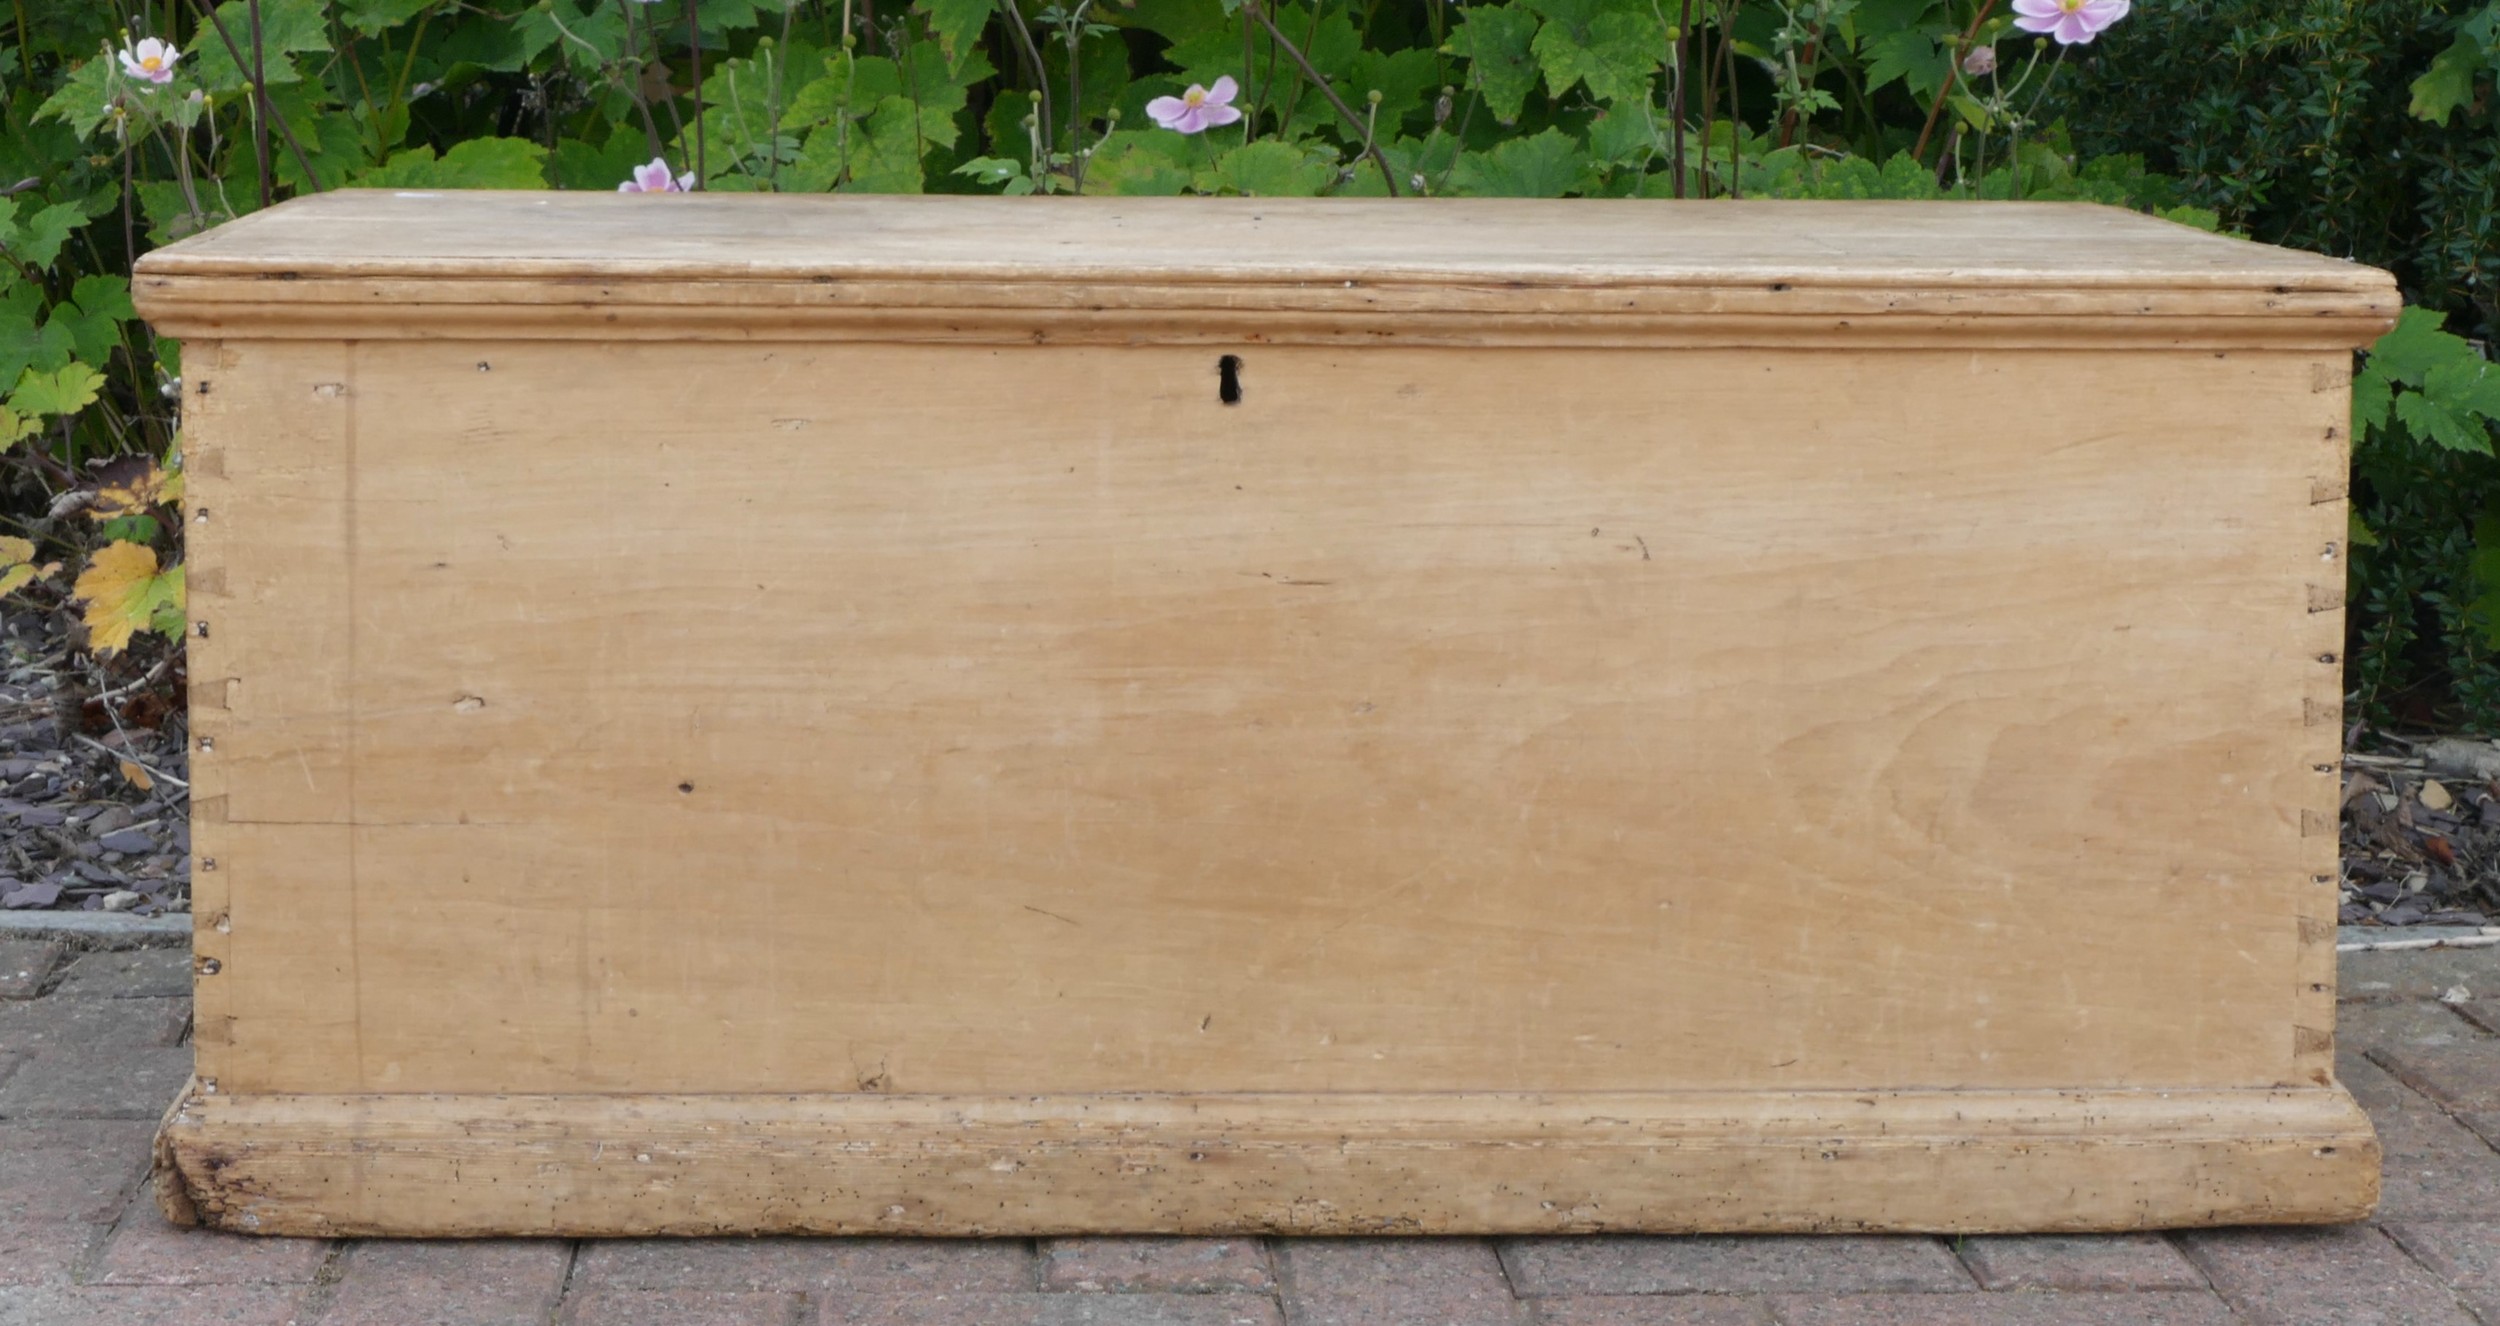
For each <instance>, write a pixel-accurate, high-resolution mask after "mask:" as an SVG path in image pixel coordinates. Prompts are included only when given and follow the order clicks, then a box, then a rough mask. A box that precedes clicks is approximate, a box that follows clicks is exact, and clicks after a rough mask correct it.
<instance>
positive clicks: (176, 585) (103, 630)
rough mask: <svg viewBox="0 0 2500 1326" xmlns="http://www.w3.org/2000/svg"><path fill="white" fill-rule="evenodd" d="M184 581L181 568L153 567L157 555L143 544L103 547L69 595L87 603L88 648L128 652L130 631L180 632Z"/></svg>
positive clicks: (113, 544) (124, 543)
mask: <svg viewBox="0 0 2500 1326" xmlns="http://www.w3.org/2000/svg"><path fill="white" fill-rule="evenodd" d="M182 582H183V569H182V568H181V567H179V566H169V567H167V568H165V569H164V570H163V571H162V572H159V571H158V570H157V569H156V553H155V551H154V550H152V549H150V548H149V547H148V546H147V545H146V544H141V543H129V542H120V543H111V544H107V545H105V547H104V549H103V550H102V551H100V552H98V553H97V554H96V555H95V557H94V559H93V560H91V561H89V562H88V563H87V569H86V571H85V572H83V573H82V574H80V575H79V577H78V583H77V585H76V586H75V587H74V588H73V589H72V591H71V592H72V593H73V594H75V595H76V596H77V597H78V598H80V599H82V600H84V601H85V602H86V604H87V614H86V616H87V644H88V646H89V647H90V648H93V649H98V650H104V649H126V648H128V647H129V646H130V637H131V635H132V633H134V632H137V631H144V630H149V629H157V630H166V631H167V633H168V634H171V633H173V632H176V631H179V630H180V629H181V621H180V616H179V614H180V613H181V611H182V600H183V595H182V590H183V583H182ZM168 628H170V629H168Z"/></svg>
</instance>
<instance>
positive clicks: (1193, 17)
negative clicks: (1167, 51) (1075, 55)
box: [1096, 0, 1232, 44]
mask: <svg viewBox="0 0 2500 1326" xmlns="http://www.w3.org/2000/svg"><path fill="white" fill-rule="evenodd" d="M1096 12H1097V13H1102V14H1103V16H1104V18H1105V20H1106V21H1109V22H1116V23H1119V24H1121V25H1123V26H1126V27H1132V28H1144V29H1145V30H1146V31H1148V32H1151V33H1154V34H1156V35H1157V36H1160V37H1162V38H1163V39H1164V40H1165V41H1168V42H1172V43H1175V44H1178V43H1180V42H1184V41H1187V40H1189V39H1190V38H1192V37H1196V36H1201V35H1203V34H1205V33H1208V32H1212V31H1215V30H1217V29H1230V28H1231V27H1232V25H1231V24H1230V23H1229V22H1227V21H1226V18H1225V16H1226V15H1227V14H1229V13H1231V12H1232V7H1231V6H1228V5H1224V4H1220V3H1218V2H1217V0H1133V3H1131V4H1130V5H1129V6H1128V7H1127V9H1126V12H1122V11H1121V10H1119V9H1112V10H1108V11H1103V10H1097V11H1096Z"/></svg>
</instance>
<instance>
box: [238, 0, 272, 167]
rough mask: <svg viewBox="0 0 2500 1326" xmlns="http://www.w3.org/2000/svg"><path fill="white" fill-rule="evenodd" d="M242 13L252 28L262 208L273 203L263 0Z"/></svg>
mask: <svg viewBox="0 0 2500 1326" xmlns="http://www.w3.org/2000/svg"><path fill="white" fill-rule="evenodd" d="M243 12H244V15H245V17H246V20H247V21H248V22H249V23H250V24H251V28H252V164H253V165H254V167H256V168H257V169H258V170H259V171H260V205H261V206H263V207H267V206H268V205H269V204H270V203H271V202H272V201H274V199H273V198H272V197H271V188H272V185H273V183H274V181H273V180H272V179H271V176H270V170H269V76H268V70H267V69H266V68H265V67H264V66H263V65H262V63H261V56H262V53H263V52H262V46H261V39H260V0H244V6H243Z"/></svg>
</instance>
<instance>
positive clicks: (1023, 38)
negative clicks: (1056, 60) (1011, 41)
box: [998, 0, 1054, 180]
mask: <svg viewBox="0 0 2500 1326" xmlns="http://www.w3.org/2000/svg"><path fill="white" fill-rule="evenodd" d="M998 7H999V9H1000V10H1001V11H1003V12H1004V13H1005V14H1006V15H1007V31H1008V34H1009V35H1011V36H1013V37H1014V38H1015V39H1016V51H1017V53H1018V54H1020V55H1022V56H1023V57H1024V64H1025V70H1026V72H1028V73H1030V74H1031V75H1032V76H1033V90H1034V91H1035V92H1037V93H1040V94H1041V101H1040V103H1039V104H1038V106H1037V107H1036V109H1035V112H1034V113H1035V114H1037V115H1039V116H1040V117H1041V119H1040V121H1039V127H1040V129H1041V138H1040V141H1041V143H1042V144H1043V146H1042V147H1041V148H1039V149H1038V150H1039V151H1040V152H1041V154H1042V157H1043V159H1042V160H1040V161H1036V162H1034V163H1033V178H1034V179H1036V180H1039V179H1042V178H1044V177H1045V176H1047V175H1049V173H1050V161H1049V157H1050V147H1049V144H1050V143H1051V142H1053V141H1054V139H1053V136H1052V134H1051V127H1050V125H1051V114H1050V71H1049V69H1048V68H1046V67H1045V66H1044V65H1043V64H1042V48H1041V47H1039V46H1036V45H1034V44H1033V31H1032V29H1030V28H1027V27H1026V26H1024V12H1023V11H1022V10H1019V9H1017V8H1016V0H998Z"/></svg>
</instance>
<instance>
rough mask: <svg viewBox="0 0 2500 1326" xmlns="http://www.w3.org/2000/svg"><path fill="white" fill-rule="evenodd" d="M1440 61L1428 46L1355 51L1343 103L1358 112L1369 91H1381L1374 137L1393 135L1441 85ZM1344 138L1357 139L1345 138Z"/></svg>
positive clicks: (1344, 88) (1347, 77)
mask: <svg viewBox="0 0 2500 1326" xmlns="http://www.w3.org/2000/svg"><path fill="white" fill-rule="evenodd" d="M1440 66H1441V61H1440V60H1439V58H1438V57H1436V56H1435V55H1434V54H1433V53H1432V52H1430V51H1427V50H1404V51H1393V52H1389V53H1387V54H1382V53H1380V52H1377V51H1361V52H1358V53H1356V55H1355V57H1354V62H1353V68H1352V69H1351V70H1350V71H1349V72H1348V73H1347V74H1346V77H1345V81H1344V82H1343V84H1341V87H1342V90H1343V91H1344V93H1345V99H1346V103H1347V104H1348V105H1350V106H1352V107H1354V111H1355V113H1356V114H1357V115H1360V114H1362V113H1363V107H1364V105H1365V102H1366V101H1367V100H1368V99H1369V98H1370V96H1371V94H1372V93H1374V92H1377V93H1379V94H1380V112H1379V119H1378V120H1377V121H1375V124H1376V126H1377V127H1376V129H1375V131H1374V137H1376V138H1390V137H1394V136H1395V135H1396V133H1397V130H1398V125H1399V122H1400V121H1403V120H1404V119H1405V118H1406V117H1407V116H1408V115H1410V114H1413V113H1414V112H1416V111H1418V110H1420V109H1422V108H1423V107H1424V106H1425V105H1426V104H1428V103H1427V100H1426V99H1427V98H1429V97H1430V96H1431V95H1432V94H1433V93H1434V91H1436V90H1437V89H1439V88H1440V86H1441V68H1440ZM1347 141H1349V142H1353V141H1357V140H1354V139H1348V140H1347Z"/></svg>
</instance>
